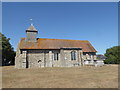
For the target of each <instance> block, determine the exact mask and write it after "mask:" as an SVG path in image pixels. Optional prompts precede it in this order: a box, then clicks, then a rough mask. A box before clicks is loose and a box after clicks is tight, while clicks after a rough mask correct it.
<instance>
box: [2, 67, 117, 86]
mask: <svg viewBox="0 0 120 90" xmlns="http://www.w3.org/2000/svg"><path fill="white" fill-rule="evenodd" d="M2 70H3V71H2V87H3V88H118V66H117V65H109V66H102V67H70V68H65V67H64V68H58V67H54V68H32V69H15V68H14V66H5V67H2Z"/></svg>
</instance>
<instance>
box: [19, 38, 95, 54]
mask: <svg viewBox="0 0 120 90" xmlns="http://www.w3.org/2000/svg"><path fill="white" fill-rule="evenodd" d="M19 48H20V49H60V48H82V50H83V52H96V50H95V49H94V47H93V46H92V45H91V44H90V42H89V41H87V40H66V39H47V38H38V39H37V42H26V41H25V38H21V40H20V43H19Z"/></svg>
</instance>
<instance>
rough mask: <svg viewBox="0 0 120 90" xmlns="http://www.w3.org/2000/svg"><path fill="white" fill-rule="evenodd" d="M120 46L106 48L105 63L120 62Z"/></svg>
mask: <svg viewBox="0 0 120 90" xmlns="http://www.w3.org/2000/svg"><path fill="white" fill-rule="evenodd" d="M119 55H120V46H114V47H112V48H109V49H107V50H106V53H105V56H106V57H107V59H106V60H105V63H106V64H120V57H119Z"/></svg>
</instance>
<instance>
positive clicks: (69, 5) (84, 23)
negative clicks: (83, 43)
mask: <svg viewBox="0 0 120 90" xmlns="http://www.w3.org/2000/svg"><path fill="white" fill-rule="evenodd" d="M117 4H118V3H117V2H57V3H55V2H36V3H30V2H26V3H25V2H16V3H15V2H14V3H5V2H4V3H2V19H3V20H2V32H3V34H5V36H7V37H9V38H11V40H10V42H11V44H12V46H13V47H14V49H15V50H16V48H17V45H18V42H19V40H20V38H21V37H26V33H25V30H26V29H27V28H28V27H29V26H30V20H29V19H30V18H32V19H33V23H34V26H35V27H36V29H37V30H38V32H39V33H38V37H39V38H55V39H72V40H88V41H90V42H91V44H92V45H93V46H94V47H95V49H96V50H97V51H98V54H104V53H105V51H106V49H107V48H110V47H113V46H116V45H118V5H117Z"/></svg>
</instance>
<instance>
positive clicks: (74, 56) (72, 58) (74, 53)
mask: <svg viewBox="0 0 120 90" xmlns="http://www.w3.org/2000/svg"><path fill="white" fill-rule="evenodd" d="M71 60H76V52H75V51H72V52H71Z"/></svg>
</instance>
